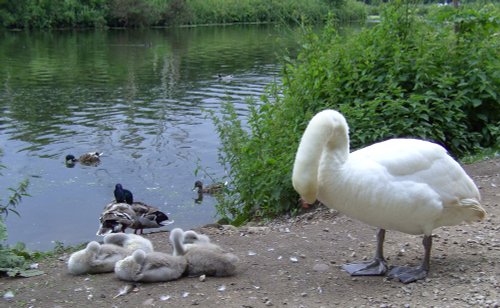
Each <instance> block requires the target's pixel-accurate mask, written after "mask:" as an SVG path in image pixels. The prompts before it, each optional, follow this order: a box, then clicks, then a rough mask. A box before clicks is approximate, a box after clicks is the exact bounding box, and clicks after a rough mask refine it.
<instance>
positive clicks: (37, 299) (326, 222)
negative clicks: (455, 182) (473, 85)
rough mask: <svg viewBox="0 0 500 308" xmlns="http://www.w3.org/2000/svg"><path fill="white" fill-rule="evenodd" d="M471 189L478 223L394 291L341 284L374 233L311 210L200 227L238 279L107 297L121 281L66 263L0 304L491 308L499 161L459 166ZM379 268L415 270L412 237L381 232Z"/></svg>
mask: <svg viewBox="0 0 500 308" xmlns="http://www.w3.org/2000/svg"><path fill="white" fill-rule="evenodd" d="M465 168H466V170H467V172H468V173H469V174H470V175H471V176H472V177H473V179H474V181H475V182H476V184H477V185H478V186H479V187H480V191H481V194H482V198H483V202H482V203H483V205H484V207H485V209H486V211H487V212H488V217H487V219H486V220H484V221H483V222H480V223H476V224H473V225H465V224H464V225H460V226H455V227H445V228H440V229H437V230H435V233H436V235H435V238H434V247H433V251H432V259H431V272H430V274H429V277H428V278H427V279H426V280H425V281H420V282H417V283H412V284H408V285H404V284H402V283H400V282H396V281H392V280H388V279H386V278H384V277H357V278H353V277H350V276H349V275H348V274H347V273H345V272H343V271H342V270H341V269H340V265H341V264H342V263H344V262H346V261H353V260H356V259H362V258H369V257H371V256H372V254H373V253H374V249H375V247H374V244H375V228H372V227H370V226H367V225H364V224H362V223H360V222H357V221H355V220H352V219H350V218H348V217H345V216H342V215H337V213H336V212H334V211H331V210H328V209H325V208H322V207H320V208H315V209H311V210H309V211H308V212H306V213H303V214H302V215H299V216H298V217H295V218H282V219H278V220H275V221H273V222H271V223H269V224H267V225H265V226H263V227H258V228H257V227H244V228H240V229H233V228H226V229H219V228H214V227H205V228H200V229H199V230H200V231H201V232H203V233H207V234H209V235H210V236H211V238H212V239H213V241H215V242H217V243H218V244H220V245H221V246H223V247H225V248H228V249H229V250H232V251H233V252H234V253H235V254H237V255H238V256H239V257H240V259H241V266H240V270H239V273H238V275H236V276H234V277H228V278H211V277H208V278H207V279H206V280H205V281H200V280H199V279H198V278H182V279H180V280H177V281H173V282H168V283H154V284H138V285H137V288H136V289H135V291H134V292H131V293H129V294H127V295H124V296H119V297H116V298H115V295H116V294H117V293H118V290H119V289H120V288H121V287H123V286H124V285H126V283H124V282H122V281H119V280H117V279H116V278H115V277H114V275H113V274H101V275H88V276H77V277H75V276H71V275H69V274H68V273H67V269H66V263H65V262H66V260H67V258H68V256H66V255H65V256H60V257H59V258H53V259H50V260H47V261H46V262H43V263H41V264H40V269H42V270H44V271H45V272H46V274H45V275H42V276H38V277H33V278H16V279H12V278H1V279H0V294H1V295H3V294H5V293H6V292H7V291H12V292H13V294H14V297H13V298H12V299H11V300H9V301H7V300H5V299H0V306H2V307H143V306H154V307H186V306H192V305H199V306H201V307H268V306H275V307H335V306H338V307H360V306H370V307H432V306H434V307H473V306H474V307H498V306H499V303H500V299H499V295H498V294H500V284H499V281H498V280H499V279H500V265H499V264H500V236H499V233H498V231H499V229H500V219H499V217H500V205H499V204H500V189H499V186H500V175H499V174H500V159H496V160H490V161H484V162H480V163H476V164H473V165H468V166H466V167H465ZM147 237H148V238H149V239H151V240H152V241H153V243H154V245H155V248H156V249H157V250H159V251H167V252H169V251H171V247H170V246H169V245H168V242H167V238H168V233H155V234H149V235H147ZM385 254H386V257H387V259H388V262H389V264H398V265H402V264H406V263H408V264H412V265H417V264H419V262H420V261H421V256H422V254H423V249H422V245H421V237H420V236H409V235H406V234H401V233H398V232H387V236H386V245H385Z"/></svg>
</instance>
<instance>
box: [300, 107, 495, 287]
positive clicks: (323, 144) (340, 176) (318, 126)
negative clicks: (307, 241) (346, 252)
mask: <svg viewBox="0 0 500 308" xmlns="http://www.w3.org/2000/svg"><path fill="white" fill-rule="evenodd" d="M292 182H293V186H294V188H295V190H296V191H297V192H298V193H299V194H300V195H301V197H302V198H303V199H304V200H305V201H306V202H308V203H312V202H314V201H315V200H319V201H320V202H322V203H323V204H325V205H326V206H328V207H330V208H334V209H337V210H339V211H340V212H343V213H344V214H346V215H348V216H351V217H353V218H356V219H358V220H360V221H362V222H365V223H367V224H369V225H372V226H375V227H378V228H379V229H380V230H379V232H378V236H377V251H376V254H375V258H374V260H372V261H369V262H358V263H352V264H346V265H344V267H343V268H344V270H346V271H347V272H349V273H350V274H351V275H383V274H385V273H386V271H387V265H386V262H385V259H384V256H383V242H384V236H385V230H386V229H388V230H397V231H401V232H404V233H408V234H424V239H423V246H424V249H425V254H424V259H423V262H422V264H421V265H420V266H419V267H418V268H409V267H395V268H393V269H392V270H391V271H390V272H389V276H390V277H393V278H397V279H399V280H400V281H402V282H404V283H409V282H412V281H416V280H418V279H423V278H425V277H426V275H427V272H428V271H429V261H430V251H431V246H432V237H431V234H432V230H433V229H435V228H437V227H441V226H450V225H456V224H459V223H461V222H463V221H465V222H472V221H475V220H480V219H482V218H483V217H484V216H485V215H486V212H485V211H484V209H483V208H482V207H481V204H480V203H479V201H480V195H479V191H478V189H477V187H476V186H475V184H474V182H473V181H472V179H471V178H470V177H469V176H467V174H466V173H465V171H464V170H463V169H462V168H461V167H460V165H459V164H458V163H457V162H456V161H454V160H453V159H452V158H451V157H450V156H449V155H448V154H447V153H446V150H445V149H444V148H442V147H441V146H439V145H437V144H434V143H431V142H426V141H422V140H415V139H392V140H388V141H384V142H380V143H376V144H374V145H371V146H368V147H366V148H363V149H360V150H357V151H355V152H352V153H349V135H348V126H347V122H346V120H345V118H344V117H343V116H342V115H341V114H340V113H338V112H337V111H334V110H324V111H322V112H319V113H318V114H317V115H315V116H314V117H313V118H312V120H311V121H310V122H309V125H308V126H307V128H306V130H305V132H304V134H303V136H302V139H301V141H300V145H299V148H298V150H297V154H296V157H295V163H294V166H293V175H292Z"/></svg>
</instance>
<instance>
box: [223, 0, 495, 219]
mask: <svg viewBox="0 0 500 308" xmlns="http://www.w3.org/2000/svg"><path fill="white" fill-rule="evenodd" d="M411 9H412V8H411V7H410V6H407V5H401V4H400V3H399V2H396V3H395V4H394V5H391V6H388V7H386V8H385V9H384V12H383V14H382V17H381V23H379V24H377V25H375V26H374V27H372V28H367V29H364V30H362V31H360V32H359V33H355V34H352V35H350V36H341V35H339V34H338V33H337V32H336V31H335V28H334V27H333V25H332V23H329V24H328V25H327V26H326V27H325V28H324V30H323V31H322V33H321V34H319V35H317V34H315V33H313V32H311V33H309V34H308V35H307V37H306V38H305V40H304V43H303V44H302V50H301V52H300V53H299V55H298V58H297V59H296V60H294V61H291V60H289V61H288V63H287V64H286V65H285V66H284V71H283V89H282V93H283V95H282V96H280V95H278V94H276V93H280V91H279V90H277V89H274V90H273V91H271V92H270V94H269V95H268V96H267V97H266V98H264V103H263V104H262V105H261V106H256V105H254V106H253V107H252V109H251V112H250V115H249V116H248V124H247V125H243V124H242V122H241V119H240V118H239V117H238V116H237V115H236V113H235V112H234V110H233V109H232V107H230V106H226V110H225V111H226V112H227V115H226V116H223V117H221V118H215V124H216V126H217V131H218V134H219V135H220V138H221V142H222V146H221V149H220V155H219V157H220V162H221V163H222V164H223V165H224V166H226V169H227V174H228V177H229V179H227V180H228V181H229V182H230V183H232V184H233V187H234V190H233V191H231V192H229V193H228V195H227V196H226V197H225V198H224V199H223V200H221V204H220V205H219V207H218V211H219V213H220V215H221V216H222V217H224V218H229V219H233V220H234V221H235V223H237V224H238V223H242V222H245V221H247V220H249V219H252V218H254V217H255V216H256V215H257V216H265V217H272V216H274V215H276V214H279V213H283V212H288V211H290V210H292V209H294V208H295V205H296V200H297V198H298V196H297V194H296V193H295V192H294V190H293V188H292V184H291V178H290V177H291V169H292V166H293V160H294V156H295V151H296V149H297V146H298V142H299V140H300V137H301V134H302V132H303V131H304V129H305V127H306V125H307V123H308V121H309V119H310V118H311V117H312V116H313V115H314V114H315V113H317V112H318V111H320V110H323V109H325V108H333V109H337V110H339V111H340V112H342V113H343V114H344V115H345V116H346V118H347V121H348V122H349V125H350V136H351V147H352V148H353V149H356V148H360V147H362V146H365V145H368V144H371V143H374V142H378V141H382V140H384V139H388V138H392V137H416V138H422V139H426V140H432V141H435V142H438V143H440V144H442V145H444V146H445V147H446V148H447V149H448V150H450V151H451V153H452V154H453V155H455V156H462V155H465V154H466V153H469V152H473V151H475V150H476V149H478V148H479V147H498V144H499V135H500V131H499V127H500V123H499V116H500V104H499V99H498V93H499V90H500V79H499V78H500V74H499V72H500V48H498V47H499V43H500V36H498V35H497V34H495V33H496V32H495V31H498V17H499V15H500V14H499V12H498V9H492V7H485V8H484V9H481V10H471V9H466V8H463V9H461V10H459V11H454V12H453V14H452V15H450V16H448V17H446V18H443V19H442V20H441V21H439V20H438V19H435V18H433V19H431V20H430V21H428V20H424V19H422V18H421V17H419V16H416V15H413V14H411V11H412V10H411ZM464 14H465V16H466V17H461V16H463V15H464ZM457 24H458V25H459V27H458V30H457V27H456V26H455V25H457Z"/></svg>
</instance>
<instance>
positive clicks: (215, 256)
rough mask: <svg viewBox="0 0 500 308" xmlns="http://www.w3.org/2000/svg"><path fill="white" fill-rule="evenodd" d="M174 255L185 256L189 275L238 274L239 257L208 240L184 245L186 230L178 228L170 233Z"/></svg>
mask: <svg viewBox="0 0 500 308" xmlns="http://www.w3.org/2000/svg"><path fill="white" fill-rule="evenodd" d="M170 242H171V244H172V247H173V250H174V253H173V254H174V255H179V256H185V257H186V260H187V270H186V272H187V274H188V276H199V275H203V274H204V275H208V276H232V275H235V274H236V264H237V262H238V261H239V259H238V257H237V256H235V255H234V254H232V253H227V252H224V251H223V250H222V248H220V247H219V246H218V245H215V244H212V243H209V244H210V245H207V242H203V241H202V242H201V243H193V244H189V245H190V246H188V249H186V248H185V247H184V244H183V242H184V231H183V230H182V229H180V228H176V229H174V230H172V231H171V233H170Z"/></svg>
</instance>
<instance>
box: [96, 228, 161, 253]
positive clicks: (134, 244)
mask: <svg viewBox="0 0 500 308" xmlns="http://www.w3.org/2000/svg"><path fill="white" fill-rule="evenodd" d="M104 243H106V244H115V245H118V246H121V247H123V248H125V249H127V250H128V251H129V252H130V253H132V252H134V251H136V250H137V249H141V250H142V251H144V252H146V253H147V252H153V251H154V249H153V244H152V243H151V241H150V240H148V239H146V238H144V237H142V236H140V235H137V234H130V233H110V234H107V235H106V236H104Z"/></svg>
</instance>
